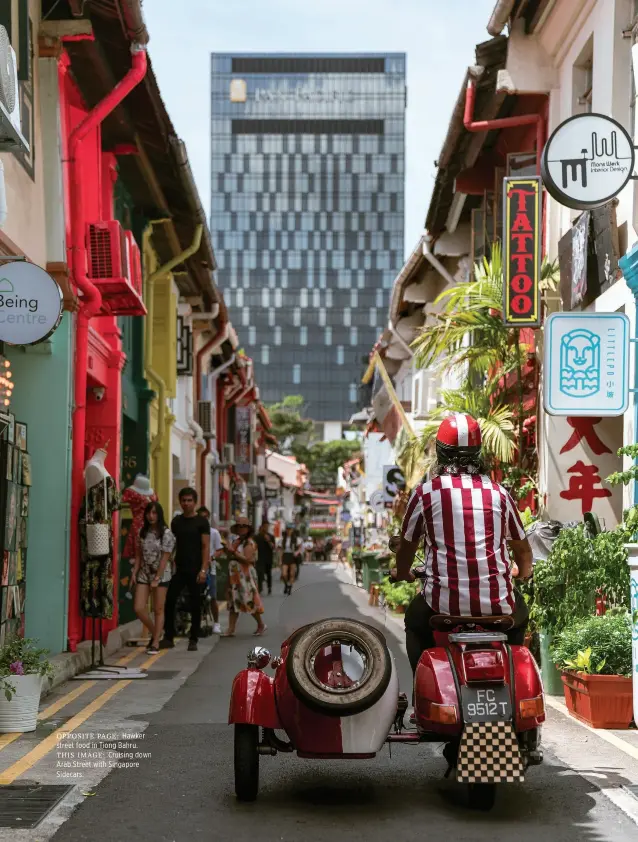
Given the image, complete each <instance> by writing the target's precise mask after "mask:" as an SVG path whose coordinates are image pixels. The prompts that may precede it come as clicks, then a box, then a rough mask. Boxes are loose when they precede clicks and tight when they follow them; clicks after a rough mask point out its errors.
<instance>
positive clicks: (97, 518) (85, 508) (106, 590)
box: [80, 451, 121, 620]
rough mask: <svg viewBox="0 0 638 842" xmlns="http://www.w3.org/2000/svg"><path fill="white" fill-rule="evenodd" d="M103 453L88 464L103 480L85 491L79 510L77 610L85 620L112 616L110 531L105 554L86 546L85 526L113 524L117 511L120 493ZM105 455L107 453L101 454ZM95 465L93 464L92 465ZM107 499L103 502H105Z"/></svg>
mask: <svg viewBox="0 0 638 842" xmlns="http://www.w3.org/2000/svg"><path fill="white" fill-rule="evenodd" d="M102 453H104V451H97V453H96V455H95V456H94V457H93V459H91V461H90V462H89V463H88V465H87V471H86V475H87V485H88V477H89V470H90V468H92V467H93V468H95V470H96V471H98V472H101V473H102V479H100V480H99V481H97V482H95V484H92V485H90V487H88V488H87V490H86V494H85V497H84V500H83V501H82V507H81V509H80V565H81V581H80V611H81V613H82V614H83V615H84V616H85V617H93V618H99V617H101V618H102V619H105V620H110V619H111V618H112V616H113V530H112V529H109V542H108V554H107V555H104V556H98V557H91V556H89V552H88V545H87V530H86V527H87V524H100V523H107V524H109V526H110V525H111V524H112V518H113V514H114V513H115V512H116V511H118V509H119V508H120V505H121V503H120V494H119V492H118V490H117V488H116V487H115V482H114V481H113V478H112V477H111V476H110V475H109V474H108V473H107V472H106V469H105V468H104V457H103V456H101V454H102ZM104 455H106V454H104ZM92 463H95V465H92ZM105 498H106V499H105Z"/></svg>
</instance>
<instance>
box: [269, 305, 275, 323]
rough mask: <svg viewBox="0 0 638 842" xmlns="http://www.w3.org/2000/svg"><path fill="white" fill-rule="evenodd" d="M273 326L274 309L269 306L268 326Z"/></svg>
mask: <svg viewBox="0 0 638 842" xmlns="http://www.w3.org/2000/svg"><path fill="white" fill-rule="evenodd" d="M274 326H275V311H274V310H273V308H272V307H271V308H270V309H269V310H268V327H274Z"/></svg>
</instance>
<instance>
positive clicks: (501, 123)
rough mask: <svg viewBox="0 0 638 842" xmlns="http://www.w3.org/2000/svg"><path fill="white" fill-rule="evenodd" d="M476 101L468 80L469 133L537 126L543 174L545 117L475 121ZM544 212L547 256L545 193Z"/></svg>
mask: <svg viewBox="0 0 638 842" xmlns="http://www.w3.org/2000/svg"><path fill="white" fill-rule="evenodd" d="M475 101H476V82H475V80H474V79H468V81H467V88H466V90H465V111H464V113H463V125H464V126H465V128H466V130H467V131H468V132H487V131H491V130H492V129H511V128H515V127H516V126H532V125H535V126H536V175H540V174H541V155H542V153H543V146H544V144H545V117H544V116H543V115H542V114H519V115H518V116H517V117H502V118H501V119H498V120H477V121H476V122H475V121H474V103H475ZM542 202H543V211H542V229H543V231H542V241H541V254H542V256H543V257H544V256H545V255H546V254H547V242H546V240H547V237H546V231H545V209H546V206H547V196H546V195H545V192H544V191H543V199H542Z"/></svg>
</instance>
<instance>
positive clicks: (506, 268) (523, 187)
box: [503, 176, 543, 327]
mask: <svg viewBox="0 0 638 842" xmlns="http://www.w3.org/2000/svg"><path fill="white" fill-rule="evenodd" d="M542 197H543V188H542V182H541V179H540V178H539V177H538V176H528V177H526V178H504V179H503V321H504V322H505V324H507V325H512V326H514V327H538V326H539V325H540V278H541V239H542V219H541V216H542Z"/></svg>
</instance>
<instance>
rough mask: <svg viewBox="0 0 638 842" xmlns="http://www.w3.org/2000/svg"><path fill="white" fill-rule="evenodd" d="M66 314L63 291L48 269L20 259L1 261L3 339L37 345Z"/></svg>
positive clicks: (0, 338) (0, 334)
mask: <svg viewBox="0 0 638 842" xmlns="http://www.w3.org/2000/svg"><path fill="white" fill-rule="evenodd" d="M61 318H62V291H61V290H60V287H59V286H58V285H57V284H56V282H55V281H54V279H53V278H52V277H51V275H49V274H48V273H47V272H45V271H44V269H41V268H40V267H39V266H35V265H34V264H33V263H27V262H26V261H21V260H16V261H15V262H13V263H4V264H3V263H1V262H0V341H2V342H6V343H7V344H8V345H35V344H36V343H37V342H42V341H43V340H44V339H47V338H48V337H49V336H50V335H51V334H52V333H53V331H54V330H55V329H56V327H57V326H58V325H59V324H60V319H61Z"/></svg>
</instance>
